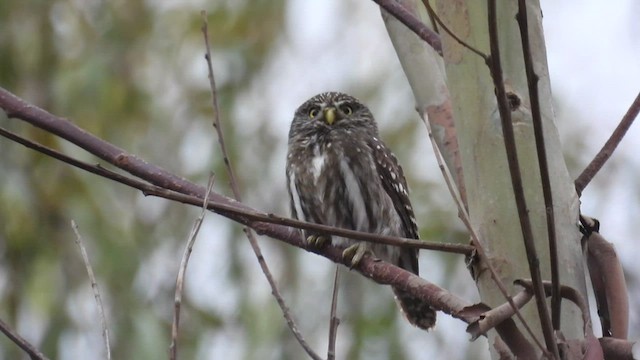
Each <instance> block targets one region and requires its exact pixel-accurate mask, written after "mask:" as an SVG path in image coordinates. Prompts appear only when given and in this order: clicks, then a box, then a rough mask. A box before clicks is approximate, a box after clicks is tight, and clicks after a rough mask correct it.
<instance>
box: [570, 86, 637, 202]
mask: <svg viewBox="0 0 640 360" xmlns="http://www.w3.org/2000/svg"><path fill="white" fill-rule="evenodd" d="M638 113H640V92H639V93H638V95H636V98H635V100H633V103H631V106H629V109H628V110H627V113H626V114H624V116H623V117H622V120H620V123H619V124H618V126H617V127H616V129H615V130H614V131H613V134H611V137H609V139H608V140H607V142H606V143H605V144H604V146H602V149H600V151H599V152H598V154H597V155H596V156H595V157H594V158H593V160H591V162H590V163H589V165H587V167H586V168H585V169H584V170H582V173H581V174H580V175H579V176H578V178H577V179H576V181H575V185H576V191H577V192H578V195H582V191H583V190H584V188H585V187H586V186H587V185H589V183H590V182H591V179H593V177H594V176H596V174H597V173H598V171H600V169H601V168H602V165H604V163H605V162H607V160H609V158H610V157H611V154H613V152H614V151H615V150H616V147H618V144H620V141H622V138H624V135H625V134H626V133H627V130H629V128H630V127H631V124H633V121H634V120H635V119H636V117H638Z"/></svg>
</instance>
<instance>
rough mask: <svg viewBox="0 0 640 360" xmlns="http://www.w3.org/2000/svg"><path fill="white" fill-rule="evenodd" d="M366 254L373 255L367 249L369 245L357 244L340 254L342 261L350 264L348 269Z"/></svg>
mask: <svg viewBox="0 0 640 360" xmlns="http://www.w3.org/2000/svg"><path fill="white" fill-rule="evenodd" d="M366 254H369V255H373V252H372V251H371V249H370V248H369V244H367V243H364V242H359V243H357V244H354V245H351V246H349V247H348V248H346V249H344V251H343V252H342V259H343V260H345V261H348V262H349V264H350V266H349V267H350V268H353V267H355V266H357V265H358V264H359V263H360V261H361V260H362V258H363V257H364V256H365V255H366Z"/></svg>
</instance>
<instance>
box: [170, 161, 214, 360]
mask: <svg viewBox="0 0 640 360" xmlns="http://www.w3.org/2000/svg"><path fill="white" fill-rule="evenodd" d="M214 179H215V177H214V175H213V174H211V175H209V183H208V184H207V193H206V194H205V195H204V201H203V202H202V212H201V213H200V216H198V218H197V219H196V221H195V222H194V223H193V227H191V232H190V233H189V239H188V240H187V246H185V248H184V253H183V254H182V260H180V268H179V269H178V276H177V277H176V291H175V294H174V297H173V323H172V324H171V345H170V346H169V359H171V360H176V359H177V358H178V335H179V332H180V308H181V306H182V289H183V288H184V277H185V274H186V273H187V265H188V263H189V258H190V257H191V252H192V250H193V245H194V244H195V242H196V238H197V237H198V233H199V232H200V227H201V226H202V222H203V221H204V215H205V214H206V212H207V203H209V196H210V195H211V191H212V189H213V184H214V182H215V180H214Z"/></svg>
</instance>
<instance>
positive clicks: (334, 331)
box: [327, 265, 340, 360]
mask: <svg viewBox="0 0 640 360" xmlns="http://www.w3.org/2000/svg"><path fill="white" fill-rule="evenodd" d="M339 288H340V265H336V274H335V276H334V278H333V294H332V295H331V313H330V315H329V318H330V320H329V345H328V349H327V360H334V359H335V358H336V338H337V337H338V325H340V319H339V318H338V315H337V312H336V309H337V307H338V290H339Z"/></svg>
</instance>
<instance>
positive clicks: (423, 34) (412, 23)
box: [373, 0, 442, 56]
mask: <svg viewBox="0 0 640 360" xmlns="http://www.w3.org/2000/svg"><path fill="white" fill-rule="evenodd" d="M373 1H375V3H376V4H378V5H379V6H380V7H381V8H383V9H384V10H385V11H387V12H388V13H389V14H391V15H393V17H395V18H396V19H398V20H399V21H400V22H401V23H403V24H404V25H405V26H406V27H408V28H409V30H411V31H413V32H414V33H415V34H416V35H418V37H420V39H422V40H424V42H426V43H427V44H429V45H430V46H431V47H432V48H433V49H434V50H435V51H436V52H437V53H438V54H440V56H442V42H441V41H440V36H439V35H438V34H437V33H436V32H435V31H433V30H431V29H429V27H428V26H427V25H425V24H424V23H423V22H422V21H420V19H418V18H416V17H415V16H413V14H411V13H410V12H409V11H407V9H405V8H404V7H403V6H402V5H400V4H399V3H398V2H396V1H394V0H373Z"/></svg>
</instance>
